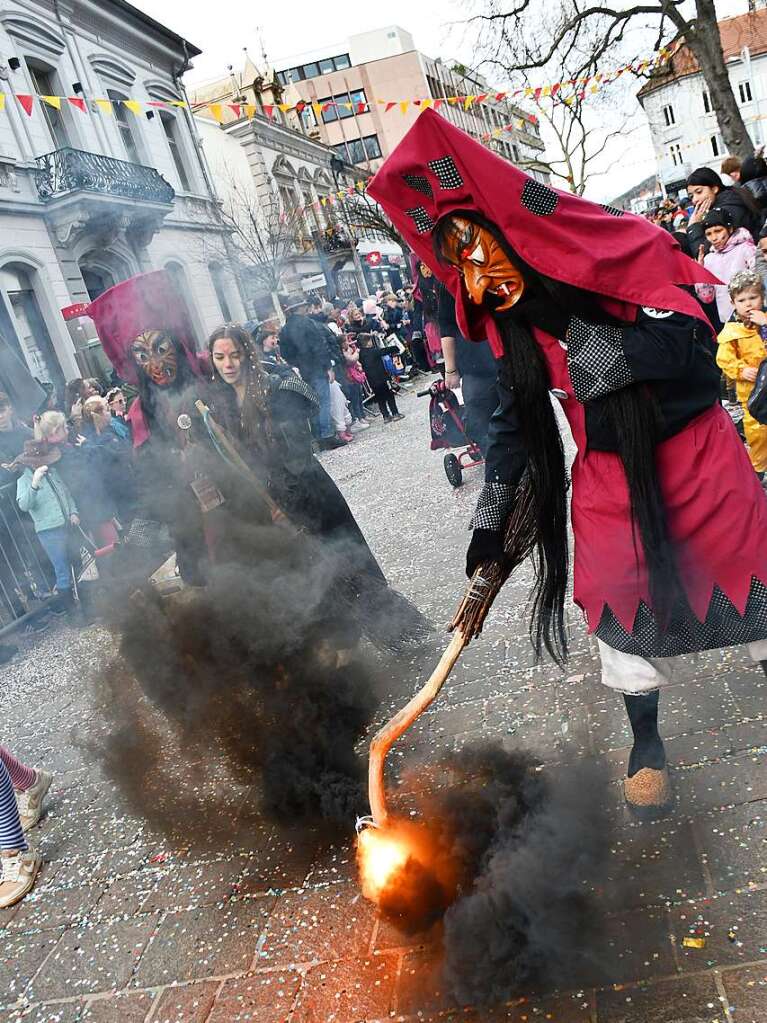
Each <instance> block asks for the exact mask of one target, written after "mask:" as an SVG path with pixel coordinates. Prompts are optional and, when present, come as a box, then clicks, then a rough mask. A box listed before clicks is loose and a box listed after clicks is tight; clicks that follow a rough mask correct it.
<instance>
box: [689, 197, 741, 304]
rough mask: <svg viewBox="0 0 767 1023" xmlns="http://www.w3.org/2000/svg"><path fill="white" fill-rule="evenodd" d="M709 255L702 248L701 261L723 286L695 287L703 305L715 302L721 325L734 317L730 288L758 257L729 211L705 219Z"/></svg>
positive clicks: (700, 250)
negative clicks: (738, 274)
mask: <svg viewBox="0 0 767 1023" xmlns="http://www.w3.org/2000/svg"><path fill="white" fill-rule="evenodd" d="M703 229H704V231H705V234H706V242H707V243H708V244H709V245H710V246H711V247H710V249H709V250H708V252H706V251H705V249H704V246H703V245H701V246H700V247H699V249H698V262H699V263H701V264H702V265H703V266H705V268H706V269H707V270H709V271H710V272H711V273H712V274H713V275H714V276H715V277H718V278H719V280H720V281H721V282H722V283H721V284H713V285H712V284H696V285H695V290H696V292H697V294H698V298H700V299H701V301H702V302H713V301H714V299H716V310H717V313H718V314H719V319H720V321H721V322H722V323H727V321H728V320H729V318H730V317H731V316H732V311H733V305H732V300H731V298H730V293H729V291H728V290H727V285H728V284H729V282H730V279H731V278H732V277H734V276H735V274H736V273H739V272H740V271H741V270H753V268H754V260H755V258H756V246H755V245H754V240H753V238H752V237H751V235H750V234H749V233H748V231H747V230H746V229H745V228H744V227H738V228H736V227H735V226H734V225H733V221H732V217H731V215H730V213H729V211H728V210H723V209H715V210H711V211H710V212H708V213H707V214H706V216H705V218H704V220H703Z"/></svg>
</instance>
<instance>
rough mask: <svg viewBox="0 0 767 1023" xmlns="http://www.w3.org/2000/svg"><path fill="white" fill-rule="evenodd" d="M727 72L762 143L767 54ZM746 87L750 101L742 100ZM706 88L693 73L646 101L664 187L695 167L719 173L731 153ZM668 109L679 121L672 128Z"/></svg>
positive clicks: (766, 126) (766, 125)
mask: <svg viewBox="0 0 767 1023" xmlns="http://www.w3.org/2000/svg"><path fill="white" fill-rule="evenodd" d="M728 70H729V77H730V82H731V84H732V87H733V92H734V94H735V97H736V99H737V100H738V102H739V104H740V107H741V111H742V114H743V119H744V121H745V124H746V127H747V129H748V131H749V134H750V136H751V139H752V141H753V142H754V144H755V145H761V144H762V143H763V142H764V141H765V139H766V138H767V55H762V56H758V57H755V58H753V59H752V60H751V61H750V63H746V62H744V61H743V60H737V61H732V62H730V63H729V64H728ZM744 83H748V85H749V86H750V91H751V100H747V99H746V100H745V101H744V102H741V98H740V86H741V85H742V84H744ZM705 89H706V86H705V81H704V79H703V75H701V74H697V75H690V76H689V77H687V78H682V79H680V80H678V81H675V82H670V83H669V84H668V85H664V86H663V87H661V88H659V89H656V90H655V91H654V92H652V93H650V94H649V95H648V96H645V97H644V99H643V101H642V106H643V107H644V111H645V114H646V116H647V119H648V121H649V123H650V132H651V134H652V139H653V146H654V148H655V154H656V158H657V161H658V169H659V174H660V177H661V180H662V181H663V182H664V183H667V182H671V181H677V180H679V179H681V178H684V177H686V176H687V174H689V173H690V171H692V170H694V169H695V168H696V167H702V166H707V167H712V168H713V169H714V170H716V171H719V169H720V167H721V164H722V160H723V159H724V158H725V157H726V156H727V155H728V154H727V151H726V150H725V148H724V144H723V142H722V138H721V134H720V132H719V128H718V125H717V123H716V115H715V113H714V112H713V108H712V109H711V110H710V111H709V112H707V111H706V109H705V105H704V90H705ZM709 106H711V104H709ZM668 107H670V108H671V112H672V115H673V119H674V123H673V124H670V125H669V124H667V117H666V113H665V112H664V108H668ZM676 147H679V148H678V149H677V148H676ZM715 148H716V150H717V152H716V153H715V152H714V149H715Z"/></svg>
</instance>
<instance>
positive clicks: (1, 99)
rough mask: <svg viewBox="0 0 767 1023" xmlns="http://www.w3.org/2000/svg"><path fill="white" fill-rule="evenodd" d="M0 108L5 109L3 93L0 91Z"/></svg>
mask: <svg viewBox="0 0 767 1023" xmlns="http://www.w3.org/2000/svg"><path fill="white" fill-rule="evenodd" d="M0 110H5V93H4V92H0Z"/></svg>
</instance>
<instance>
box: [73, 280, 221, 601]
mask: <svg viewBox="0 0 767 1023" xmlns="http://www.w3.org/2000/svg"><path fill="white" fill-rule="evenodd" d="M88 315H89V316H90V317H91V319H92V320H93V321H94V323H95V325H96V330H97V332H98V335H99V339H100V341H101V344H102V347H103V349H104V351H105V353H106V355H107V356H108V358H109V360H110V362H111V363H112V365H113V366H114V368H115V371H116V373H117V374H118V376H119V377H120V379H122V380H125V381H127V382H128V383H129V384H132V385H133V386H135V387H136V389H137V391H138V397H137V398H136V399H134V401H133V402H132V404H131V406H130V409H129V410H128V413H127V415H126V419H127V420H128V422H129V423H130V425H131V434H132V437H133V447H134V462H135V468H136V475H137V487H138V493H139V507H138V509H137V517H136V524H135V526H134V533H135V534H136V535H137V536H138V534H139V533H140V532H141V530H142V524H146V527H147V532H150V531H151V530H150V524H152V523H155V524H156V523H162V524H164V525H166V526H167V527H168V529H169V530H170V533H171V537H172V540H173V546H174V547H175V550H176V559H177V564H178V569H179V573H180V575H181V577H182V578H183V579H184V581H185V582H186V583H189V584H191V585H197V586H199V585H202V584H203V583H204V581H205V575H206V566H207V562H208V549H207V545H206V541H205V520H204V517H203V516H204V514H205V513H206V512H207V511H209V510H211V509H212V505H214V504H215V502H216V500H217V498H215V497H214V496H212V495H214V491H213V490H212V489H211V488H210V487H208V486H207V483H206V481H205V479H204V474H203V473H202V472H201V471H200V468H199V466H193V465H192V460H191V459H188V458H187V457H186V455H187V454H188V453H189V452H190V450H191V448H192V446H196V449H197V450H196V453H197V452H198V450H199V441H200V440H201V437H202V435H203V434H204V433H205V431H204V428H203V425H202V423H201V421H200V417H199V415H198V414H197V412H196V410H195V406H194V402H195V400H196V399H197V398H198V397H201V396H203V397H204V390H205V386H206V375H207V374H206V372H205V367H204V364H203V362H202V361H201V359H200V356H199V354H198V352H197V350H196V347H195V344H194V339H193V334H192V330H191V326H190V324H189V321H188V318H187V314H186V311H185V309H184V305H183V302H182V301H181V299H180V298H179V296H178V295H177V293H176V292H175V290H174V287H173V282H172V281H171V279H170V278H169V276H168V275H167V274H166V273H165V271H157V272H153V273H147V274H140V275H139V276H137V277H131V278H129V279H128V280H127V281H123V282H121V283H120V284H116V285H115V286H114V287H112V288H109V289H108V290H107V291H105V292H104V293H103V294H102V295H100V296H99V297H98V298H97V299H95V301H93V302H92V303H91V304H90V306H89V307H88Z"/></svg>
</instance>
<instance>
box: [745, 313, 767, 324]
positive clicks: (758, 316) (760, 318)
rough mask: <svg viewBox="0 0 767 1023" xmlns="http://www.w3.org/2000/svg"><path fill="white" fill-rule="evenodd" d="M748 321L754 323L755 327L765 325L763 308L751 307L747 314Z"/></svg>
mask: <svg viewBox="0 0 767 1023" xmlns="http://www.w3.org/2000/svg"><path fill="white" fill-rule="evenodd" d="M748 319H749V322H750V323H755V324H756V325H757V327H767V314H765V312H764V310H763V309H752V310H751V312H750V313H749V314H748Z"/></svg>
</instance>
